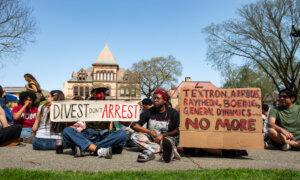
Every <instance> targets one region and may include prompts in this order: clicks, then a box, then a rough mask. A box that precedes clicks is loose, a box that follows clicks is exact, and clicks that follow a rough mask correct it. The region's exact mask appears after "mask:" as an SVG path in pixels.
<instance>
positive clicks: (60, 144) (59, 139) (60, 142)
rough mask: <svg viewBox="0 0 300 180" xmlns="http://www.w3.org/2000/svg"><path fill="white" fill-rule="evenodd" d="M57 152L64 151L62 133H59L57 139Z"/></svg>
mask: <svg viewBox="0 0 300 180" xmlns="http://www.w3.org/2000/svg"><path fill="white" fill-rule="evenodd" d="M55 144H56V154H62V153H63V145H62V139H61V134H59V135H58V137H57V139H56V141H55Z"/></svg>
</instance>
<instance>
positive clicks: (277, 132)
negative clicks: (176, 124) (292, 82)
mask: <svg viewBox="0 0 300 180" xmlns="http://www.w3.org/2000/svg"><path fill="white" fill-rule="evenodd" d="M296 98H297V95H296V94H295V93H294V92H293V91H292V90H290V89H284V90H281V91H280V92H279V106H278V107H276V108H274V109H271V111H270V115H269V137H270V138H271V140H272V141H274V142H275V143H276V144H277V145H278V146H282V150H284V151H287V150H289V149H291V148H295V149H300V106H299V105H296V104H294V103H295V102H296Z"/></svg>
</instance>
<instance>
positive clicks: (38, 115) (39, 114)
mask: <svg viewBox="0 0 300 180" xmlns="http://www.w3.org/2000/svg"><path fill="white" fill-rule="evenodd" d="M41 109H42V108H39V111H38V113H37V116H36V119H35V121H34V124H33V126H32V133H33V134H34V135H35V134H36V132H37V130H38V128H39V125H40V122H41V118H42V114H41Z"/></svg>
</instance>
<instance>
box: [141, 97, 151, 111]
mask: <svg viewBox="0 0 300 180" xmlns="http://www.w3.org/2000/svg"><path fill="white" fill-rule="evenodd" d="M142 106H143V107H142V111H144V110H146V109H150V108H151V107H152V106H153V103H152V100H151V99H150V98H144V99H143V100H142Z"/></svg>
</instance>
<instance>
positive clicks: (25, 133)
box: [20, 128, 32, 139]
mask: <svg viewBox="0 0 300 180" xmlns="http://www.w3.org/2000/svg"><path fill="white" fill-rule="evenodd" d="M31 136H32V128H22V131H21V135H20V138H23V139H25V138H30V137H31Z"/></svg>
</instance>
